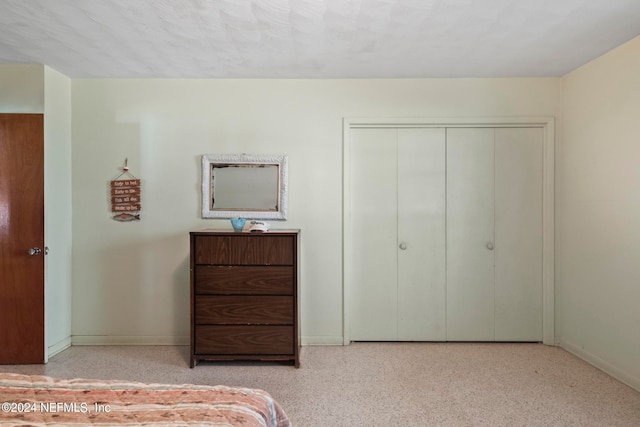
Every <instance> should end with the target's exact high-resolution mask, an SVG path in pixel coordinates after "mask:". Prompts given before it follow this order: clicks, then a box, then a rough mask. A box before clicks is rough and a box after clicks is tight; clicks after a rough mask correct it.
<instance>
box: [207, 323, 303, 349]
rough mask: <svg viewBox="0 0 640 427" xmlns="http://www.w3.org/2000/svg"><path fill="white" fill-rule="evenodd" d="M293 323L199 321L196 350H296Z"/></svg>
mask: <svg viewBox="0 0 640 427" xmlns="http://www.w3.org/2000/svg"><path fill="white" fill-rule="evenodd" d="M293 334H294V329H293V326H228V325H220V326H218V325H196V326H195V354H197V355H200V354H227V355H231V354H244V355H250V354H267V355H268V354H293V353H294V343H293Z"/></svg>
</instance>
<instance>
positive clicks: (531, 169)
mask: <svg viewBox="0 0 640 427" xmlns="http://www.w3.org/2000/svg"><path fill="white" fill-rule="evenodd" d="M349 148H350V153H349V159H350V167H349V177H348V182H349V185H350V191H349V193H350V199H349V201H350V203H349V206H348V208H349V211H350V218H349V221H350V222H349V224H350V231H351V233H350V243H351V244H350V245H349V247H348V252H349V253H348V254H346V256H347V262H351V265H350V266H349V272H350V274H349V275H348V280H349V286H348V290H349V292H350V294H349V298H348V301H349V304H350V307H349V308H350V310H349V313H350V318H349V324H350V331H349V332H350V340H354V341H358V340H362V341H365V340H366V341H370V340H375V341H445V340H446V341H541V340H542V326H543V325H542V319H543V304H542V289H543V286H542V272H543V271H542V270H543V265H542V257H543V248H542V237H543V233H542V225H543V224H542V222H543V221H542V218H543V197H542V196H543V194H542V190H543V151H542V150H543V131H542V128H540V127H505V128H497V127H496V128H492V127H478V128H474V127H422V128H420V127H416V128H402V127H398V128H392V127H388V128H375V127H372V128H356V129H351V130H350V146H349Z"/></svg>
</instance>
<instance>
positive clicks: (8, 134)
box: [0, 114, 45, 364]
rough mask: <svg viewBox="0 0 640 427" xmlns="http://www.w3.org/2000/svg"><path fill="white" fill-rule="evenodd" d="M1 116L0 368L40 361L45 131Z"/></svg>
mask: <svg viewBox="0 0 640 427" xmlns="http://www.w3.org/2000/svg"><path fill="white" fill-rule="evenodd" d="M43 122H44V119H43V116H42V115H41V114H0V364H28V363H43V362H44V350H45V344H44V253H42V252H40V253H36V254H34V255H29V253H28V251H29V249H31V248H38V249H39V250H40V251H44V129H43V126H44V125H43Z"/></svg>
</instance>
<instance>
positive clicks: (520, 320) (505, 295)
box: [495, 128, 543, 341]
mask: <svg viewBox="0 0 640 427" xmlns="http://www.w3.org/2000/svg"><path fill="white" fill-rule="evenodd" d="M495 132H496V133H495V192H496V195H495V335H496V336H495V339H496V340H497V341H541V340H542V138H543V135H542V130H541V129H540V128H503V129H496V131H495Z"/></svg>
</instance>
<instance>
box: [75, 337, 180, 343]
mask: <svg viewBox="0 0 640 427" xmlns="http://www.w3.org/2000/svg"><path fill="white" fill-rule="evenodd" d="M189 342H190V339H189V337H188V336H144V335H134V336H126V335H125V336H121V335H73V336H72V337H71V344H72V345H189Z"/></svg>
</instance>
